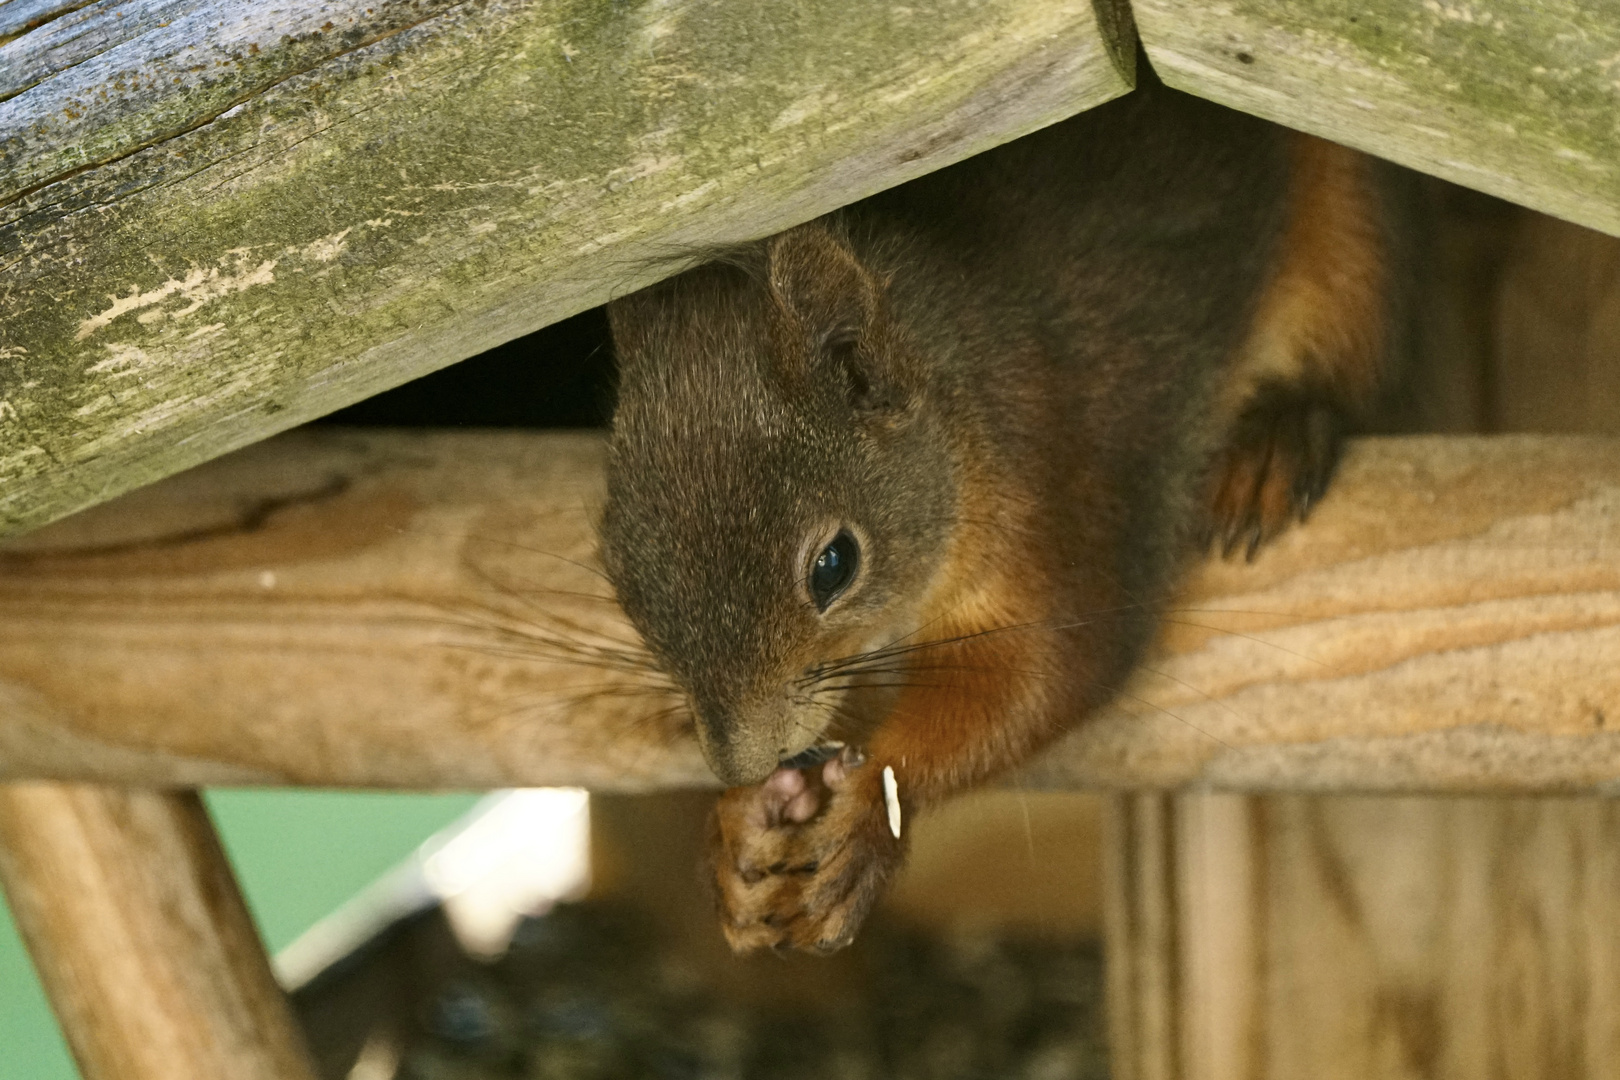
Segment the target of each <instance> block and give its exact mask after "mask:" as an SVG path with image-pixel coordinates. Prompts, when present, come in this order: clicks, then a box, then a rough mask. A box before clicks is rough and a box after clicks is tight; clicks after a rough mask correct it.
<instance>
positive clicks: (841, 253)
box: [769, 223, 880, 343]
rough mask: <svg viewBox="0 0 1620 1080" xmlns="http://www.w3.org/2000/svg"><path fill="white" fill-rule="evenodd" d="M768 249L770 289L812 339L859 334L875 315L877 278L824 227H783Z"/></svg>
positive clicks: (816, 225) (877, 289)
mask: <svg viewBox="0 0 1620 1080" xmlns="http://www.w3.org/2000/svg"><path fill="white" fill-rule="evenodd" d="M769 251H770V267H771V291H772V292H773V293H775V294H776V297H777V299H778V300H779V301H780V302H781V303H782V306H783V307H785V308H787V310H788V311H789V312H790V313H792V314H793V316H794V317H795V318H796V319H797V320H798V322H799V324H800V326H801V327H802V328H803V329H804V330H805V331H807V332H808V333H809V334H810V336H811V339H812V341H814V342H816V343H819V342H820V341H822V340H824V339H829V338H832V337H835V336H838V335H841V334H842V335H845V336H850V335H854V336H859V335H860V333H861V332H862V331H863V330H865V329H866V327H867V326H868V324H870V323H871V321H872V319H873V317H874V316H875V315H876V314H877V302H878V294H879V292H880V288H879V285H878V282H877V279H876V278H874V277H873V276H872V275H871V274H870V273H869V272H868V271H867V269H866V267H864V266H862V265H861V263H860V260H859V259H857V258H856V257H855V252H853V251H852V250H850V248H849V245H847V244H845V243H843V242H842V241H841V240H839V239H838V238H836V237H834V236H833V235H832V233H831V232H829V231H828V230H827V228H826V227H825V226H823V225H819V224H815V223H811V224H809V225H800V226H799V227H798V228H796V229H789V230H788V231H787V232H785V233H783V234H782V235H780V236H778V237H776V238H775V239H773V240H772V241H771V243H770V249H769Z"/></svg>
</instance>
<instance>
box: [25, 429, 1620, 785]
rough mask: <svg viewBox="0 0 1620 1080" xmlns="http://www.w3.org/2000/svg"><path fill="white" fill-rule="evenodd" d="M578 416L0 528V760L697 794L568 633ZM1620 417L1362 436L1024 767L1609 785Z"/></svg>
mask: <svg viewBox="0 0 1620 1080" xmlns="http://www.w3.org/2000/svg"><path fill="white" fill-rule="evenodd" d="M601 449H602V444H601V441H600V439H599V437H597V436H595V435H592V434H525V433H483V434H460V433H457V434H450V433H440V432H375V431H368V432H360V431H342V430H327V431H322V432H299V433H295V434H292V435H289V436H284V437H281V438H278V439H275V440H271V441H269V442H267V443H265V444H263V445H260V446H257V447H254V448H251V449H249V450H245V451H242V452H239V453H237V454H234V455H231V456H229V457H226V458H223V459H220V460H219V461H216V462H213V463H211V464H209V465H207V466H204V467H202V468H199V469H196V470H193V471H191V472H189V473H185V474H183V475H180V476H177V477H174V478H172V479H171V480H168V481H166V482H164V483H162V484H159V485H155V486H153V487H151V488H148V489H145V490H142V491H139V492H135V493H133V494H131V495H128V496H126V497H124V498H123V499H121V500H119V501H117V502H115V503H111V504H108V505H106V506H103V507H100V508H97V509H96V510H94V511H90V512H87V513H85V514H82V515H79V516H77V517H74V518H70V519H68V520H65V521H62V522H59V523H58V524H57V525H55V526H52V527H50V528H48V529H45V530H41V531H39V532H37V533H35V534H33V535H31V536H28V537H24V538H22V539H21V540H17V541H12V542H11V543H10V545H9V546H8V547H6V548H4V549H0V778H5V779H17V778H28V777H43V778H59V779H95V780H106V781H113V782H122V783H138V784H147V785H151V784H159V785H162V784H175V785H179V784H187V785H191V784H244V783H245V784H259V783H262V784H315V785H365V786H390V787H418V788H455V787H460V788H486V787H497V786H506V785H531V784H532V785H545V784H581V785H585V786H589V787H593V788H597V789H601V790H645V789H649V788H657V787H672V786H697V785H706V784H710V783H712V779H711V777H710V776H709V774H708V773H707V771H706V769H705V768H704V766H703V763H702V761H701V759H700V757H699V755H698V754H697V752H696V749H695V747H694V746H693V745H692V744H691V743H690V742H689V741H688V740H687V739H686V737H685V736H684V734H683V733H682V732H681V730H680V728H679V725H678V724H675V723H673V722H672V721H670V720H668V719H667V718H664V719H660V718H659V713H660V711H661V710H663V709H664V708H665V707H666V706H667V705H668V704H669V703H670V702H669V699H668V698H667V697H665V696H664V695H662V694H660V693H657V692H653V691H648V690H647V688H646V687H645V686H644V684H642V683H641V682H640V681H638V679H637V677H635V676H633V675H631V674H628V673H625V672H622V671H618V670H611V669H609V670H603V669H599V668H595V667H591V666H585V665H581V664H579V663H576V662H573V661H572V660H571V659H570V658H571V657H577V656H579V655H581V650H584V651H586V652H589V651H590V650H591V649H593V648H607V649H611V648H612V647H613V646H614V644H615V642H616V641H617V640H620V639H624V638H626V637H627V635H628V634H629V631H628V628H627V627H625V626H624V625H623V624H622V622H621V620H620V617H619V616H618V615H617V612H616V609H615V608H614V607H613V606H612V605H611V603H609V602H607V601H605V600H604V599H601V597H603V596H604V595H605V592H604V586H603V583H602V582H601V580H600V579H599V578H598V577H597V576H596V574H595V572H594V571H593V570H591V569H590V568H589V564H590V562H591V560H592V558H593V555H592V552H593V540H592V531H591V522H592V519H593V515H594V513H595V511H596V506H597V504H598V501H599V498H600V483H601V478H600V468H601ZM1616 657H1620V441H1613V440H1602V439H1577V438H1538V437H1518V436H1514V437H1496V438H1454V439H1448V438H1415V439H1380V440H1367V441H1362V442H1359V443H1357V444H1355V445H1354V446H1353V447H1352V450H1351V453H1350V455H1349V457H1348V459H1347V461H1346V463H1345V465H1344V468H1343V471H1342V473H1341V475H1340V477H1339V478H1338V480H1337V482H1336V483H1335V485H1334V488H1333V491H1332V493H1331V495H1330V496H1329V498H1328V499H1327V500H1326V501H1325V502H1324V503H1323V504H1322V506H1321V507H1320V509H1319V510H1318V512H1317V513H1316V515H1315V516H1314V517H1313V518H1312V520H1311V522H1310V524H1309V525H1308V526H1307V527H1305V528H1302V529H1298V530H1295V531H1294V532H1292V533H1290V534H1289V535H1287V536H1285V537H1283V538H1282V539H1281V540H1280V541H1279V542H1278V543H1276V544H1275V545H1274V546H1273V547H1271V548H1269V549H1268V550H1267V551H1265V552H1264V553H1263V554H1262V555H1261V557H1260V559H1259V560H1258V561H1257V562H1255V563H1254V564H1253V565H1246V564H1242V563H1222V562H1212V563H1209V564H1207V565H1204V566H1203V567H1202V568H1201V569H1200V571H1199V572H1198V573H1197V574H1195V576H1194V580H1193V581H1192V582H1191V583H1190V586H1189V588H1188V590H1187V592H1186V595H1185V597H1184V599H1183V600H1181V601H1180V602H1179V603H1178V604H1177V606H1176V614H1175V615H1174V617H1173V622H1172V623H1171V625H1170V626H1169V628H1168V632H1167V634H1166V635H1165V641H1164V643H1163V647H1162V650H1161V653H1160V655H1159V656H1157V657H1156V658H1155V659H1154V660H1153V661H1152V662H1151V664H1150V665H1149V667H1148V669H1147V670H1144V671H1143V672H1142V673H1141V674H1140V675H1139V677H1138V678H1137V679H1136V681H1135V682H1134V683H1133V684H1132V685H1131V686H1129V687H1128V688H1127V689H1126V691H1125V692H1124V693H1123V694H1122V695H1121V696H1120V698H1119V700H1118V703H1117V705H1116V706H1115V707H1114V708H1113V709H1111V710H1109V712H1108V713H1107V714H1106V715H1103V716H1100V717H1098V718H1096V719H1094V720H1093V721H1092V722H1091V723H1090V724H1088V725H1087V726H1086V727H1085V728H1083V729H1082V730H1080V731H1078V732H1076V733H1075V734H1074V735H1073V736H1071V737H1070V738H1069V739H1068V740H1067V741H1066V742H1064V743H1063V744H1062V745H1060V746H1059V747H1057V748H1055V749H1054V750H1053V751H1052V752H1051V753H1050V754H1048V755H1047V756H1046V757H1045V758H1044V759H1043V760H1042V762H1041V763H1040V764H1039V765H1038V766H1036V767H1034V768H1031V769H1030V770H1029V771H1028V773H1027V774H1026V775H1025V776H1024V777H1022V778H1021V782H1024V783H1028V784H1035V785H1046V786H1112V787H1126V786H1131V787H1134V786H1172V785H1185V784H1199V785H1213V786H1221V787H1232V788H1249V789H1268V790H1315V791H1342V790H1357V791H1522V792H1529V791H1566V792H1568V791H1608V790H1613V789H1617V788H1620V678H1616V676H1615V658H1616Z"/></svg>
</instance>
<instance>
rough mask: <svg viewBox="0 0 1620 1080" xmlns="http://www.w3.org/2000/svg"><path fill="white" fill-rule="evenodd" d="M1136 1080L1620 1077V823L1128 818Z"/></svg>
mask: <svg viewBox="0 0 1620 1080" xmlns="http://www.w3.org/2000/svg"><path fill="white" fill-rule="evenodd" d="M1111 812H1112V820H1111V823H1110V828H1109V834H1108V835H1109V848H1110V850H1109V858H1108V860H1107V866H1108V875H1109V883H1108V884H1109V887H1108V894H1107V895H1108V901H1109V919H1108V947H1109V954H1108V955H1109V996H1110V1002H1109V1004H1110V1009H1111V1013H1112V1015H1111V1031H1112V1034H1113V1038H1114V1047H1113V1053H1114V1073H1113V1075H1114V1077H1115V1078H1116V1080H1292V1078H1297V1077H1309V1078H1310V1080H1418V1078H1422V1080H1474V1078H1477V1077H1482V1076H1501V1077H1513V1078H1515V1080H1567V1078H1571V1077H1580V1078H1583V1080H1602V1078H1613V1077H1620V806H1617V805H1616V804H1615V803H1614V802H1612V801H1609V800H1602V799H1597V798H1557V799H1554V798H1511V799H1509V798H1498V799H1486V798H1466V799H1436V798H1406V797H1402V798H1391V797H1366V796H1306V795H1288V796H1283V795H1271V796H1255V795H1215V794H1185V795H1167V794H1143V795H1121V796H1117V797H1116V798H1115V799H1114V800H1113V804H1112V811H1111Z"/></svg>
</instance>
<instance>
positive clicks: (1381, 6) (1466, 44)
mask: <svg viewBox="0 0 1620 1080" xmlns="http://www.w3.org/2000/svg"><path fill="white" fill-rule="evenodd" d="M1132 6H1133V9H1134V11H1135V13H1136V22H1137V27H1138V29H1139V31H1140V33H1141V37H1142V43H1143V44H1144V45H1145V46H1146V48H1147V53H1148V57H1149V59H1150V60H1151V61H1152V63H1153V67H1154V70H1155V71H1157V72H1158V73H1159V75H1160V76H1161V77H1162V78H1163V79H1164V80H1165V82H1167V83H1169V84H1170V85H1172V86H1177V87H1180V88H1181V89H1184V90H1188V91H1190V92H1192V93H1195V94H1198V95H1200V96H1202V97H1207V98H1210V99H1211V100H1214V101H1219V102H1221V103H1222V104H1225V105H1230V106H1232V107H1233V108H1236V109H1241V110H1243V111H1244V112H1249V113H1253V114H1255V115H1256V116H1263V117H1265V118H1267V119H1268V120H1275V121H1277V122H1278V123H1281V124H1286V125H1288V126H1289V127H1293V128H1298V129H1300V130H1302V131H1309V132H1311V133H1312V134H1316V135H1321V136H1324V137H1326V138H1329V139H1332V140H1334V141H1335V142H1341V143H1345V144H1347V145H1349V146H1354V147H1356V148H1357V149H1361V150H1366V151H1368V152H1370V153H1373V154H1377V155H1379V156H1380V157H1385V158H1389V159H1390V160H1392V161H1397V162H1400V163H1401V164H1403V165H1409V166H1411V167H1412V168H1415V169H1419V170H1421V171H1423V172H1426V173H1431V174H1433V175H1435V176H1441V177H1444V178H1446V179H1447V180H1452V181H1455V182H1456V183H1459V184H1463V185H1466V186H1468V187H1472V188H1477V189H1479V190H1481V191H1486V192H1489V193H1491V194H1493V195H1499V196H1501V197H1502V198H1505V199H1509V200H1511V201H1513V202H1517V203H1521V204H1523V205H1525V206H1530V207H1533V208H1535V209H1537V210H1541V211H1544V212H1546V213H1549V214H1554V215H1556V216H1558V217H1561V218H1565V219H1568V220H1570V221H1574V222H1578V223H1580V224H1583V225H1589V226H1591V227H1592V228H1595V229H1601V230H1603V231H1604V232H1608V233H1615V234H1620V82H1617V81H1616V80H1615V77H1614V57H1615V56H1616V55H1617V54H1620V5H1617V4H1616V3H1615V2H1614V0H1596V2H1591V0H1538V2H1536V3H1500V2H1487V0H1428V2H1425V3H1418V2H1415V0H1362V2H1358V3H1343V2H1339V0H1310V2H1304V3H1302V2H1299V0H1222V2H1220V3H1213V4H1211V3H1204V2H1202V0H1136V2H1135V3H1134V4H1133V5H1132Z"/></svg>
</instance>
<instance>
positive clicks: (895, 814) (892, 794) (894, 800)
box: [883, 765, 900, 840]
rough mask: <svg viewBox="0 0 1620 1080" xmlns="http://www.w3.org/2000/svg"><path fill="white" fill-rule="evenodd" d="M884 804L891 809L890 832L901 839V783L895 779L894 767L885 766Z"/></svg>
mask: <svg viewBox="0 0 1620 1080" xmlns="http://www.w3.org/2000/svg"><path fill="white" fill-rule="evenodd" d="M883 803H884V805H885V806H887V807H888V809H889V831H890V832H892V833H894V838H895V839H896V840H898V839H900V782H899V781H897V780H896V779H895V778H894V766H893V765H885V766H883Z"/></svg>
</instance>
